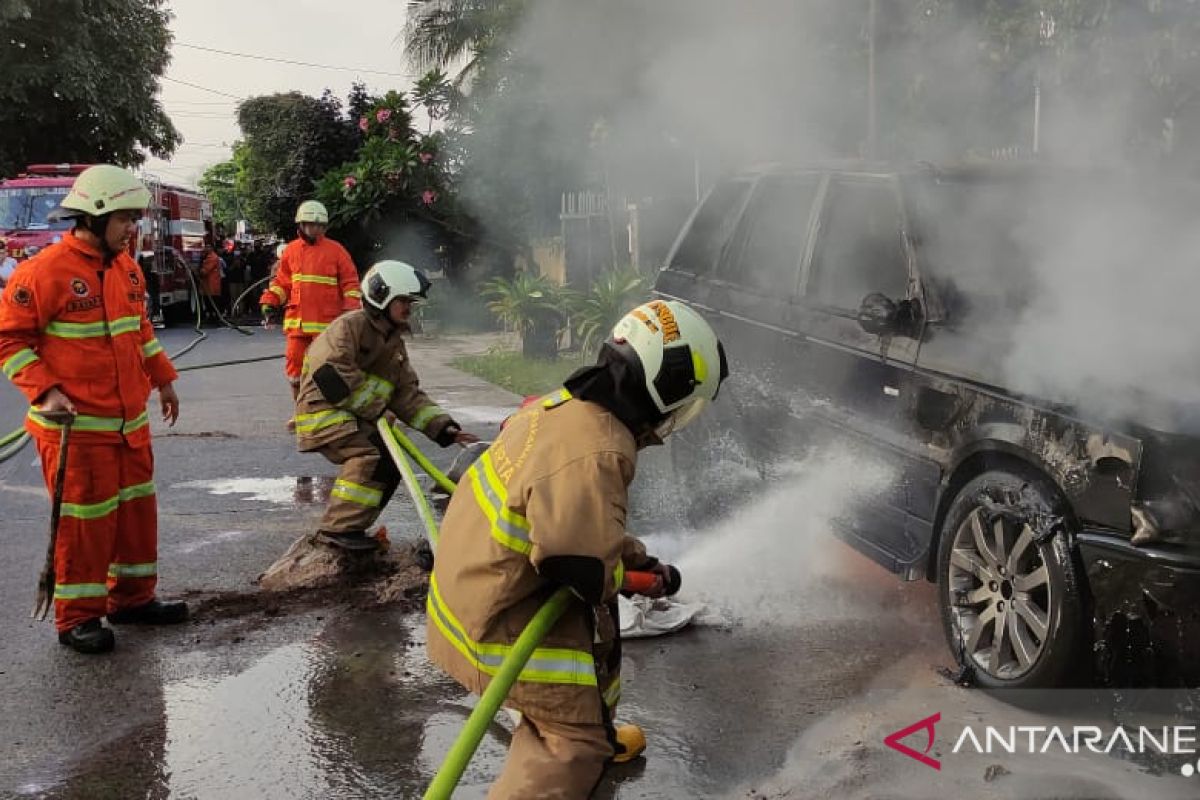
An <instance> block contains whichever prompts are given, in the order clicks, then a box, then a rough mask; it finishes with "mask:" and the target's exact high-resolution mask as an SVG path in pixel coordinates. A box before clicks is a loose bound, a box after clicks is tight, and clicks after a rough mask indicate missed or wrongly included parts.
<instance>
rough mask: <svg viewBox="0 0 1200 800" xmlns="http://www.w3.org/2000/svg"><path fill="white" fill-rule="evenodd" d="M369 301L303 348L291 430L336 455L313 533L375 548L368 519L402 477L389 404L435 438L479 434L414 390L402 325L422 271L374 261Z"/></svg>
mask: <svg viewBox="0 0 1200 800" xmlns="http://www.w3.org/2000/svg"><path fill="white" fill-rule="evenodd" d="M363 286H364V288H365V291H366V301H367V302H366V308H364V309H360V310H357V311H352V312H350V313H349V314H344V315H342V316H340V317H338V318H337V319H335V320H334V321H333V322H332V323H330V325H329V327H328V328H327V329H326V330H325V332H324V333H322V334H321V335H320V336H318V337H317V338H316V340H315V341H314V342H313V343H312V347H311V348H309V350H308V356H307V358H305V362H304V369H303V372H302V377H301V383H300V390H299V399H298V400H297V401H296V440H297V443H298V445H299V448H300V450H301V451H303V452H308V451H316V452H319V453H321V455H323V456H325V457H326V458H327V459H329V460H330V461H332V462H333V463H335V464H341V465H342V469H341V472H339V473H338V477H337V480H336V482H335V483H334V485H333V491H332V493H331V494H330V497H329V505H328V507H327V508H326V509H325V516H324V517H323V518H322V519H321V523H320V529H319V531H318V533H317V537H318V538H319V539H320V540H321V541H324V542H325V543H327V544H332V545H334V546H337V547H342V548H345V549H348V550H373V549H374V548H375V547H376V546H377V543H376V541H375V539H373V538H371V537H369V536H367V533H366V532H367V529H368V528H369V527H370V526H371V525H372V524H373V523H374V522H375V520H376V519H377V518H378V517H379V513H380V511H382V509H383V507H384V506H385V505H387V503H388V500H390V499H391V496H392V493H393V492H395V490H396V487H398V486H399V485H400V472H399V470H398V469H397V468H396V465H395V464H394V463H393V462H392V459H391V456H390V455H388V453H387V452H386V451H385V450H384V444H383V440H382V439H381V438H380V435H379V432H378V431H377V430H376V428H375V421H376V420H377V419H378V418H379V417H380V416H381V415H382V414H383V413H384V412H385V411H390V412H391V413H393V414H395V415H396V416H397V417H398V418H399V419H400V420H401V421H402V422H404V423H405V424H406V425H408V426H409V427H411V428H415V429H416V430H419V431H421V432H422V433H424V434H425V435H426V436H428V437H429V438H430V439H432V440H433V441H435V442H437V443H438V444H440V445H441V446H442V447H448V446H449V445H452V444H456V443H457V444H470V443H472V442H477V441H479V439H478V437H476V436H475V435H473V434H470V433H467V432H466V431H463V430H462V429H461V428H460V427H459V425H458V423H457V422H455V421H454V420H453V419H451V418H450V416H449V415H448V414H447V413H446V412H445V411H443V410H442V409H441V408H439V407H438V406H437V405H436V404H435V403H434V402H433V401H432V400H430V399H429V398H428V397H427V396H426V395H425V393H424V392H422V391H421V388H420V385H419V382H418V380H417V373H416V372H414V371H413V368H412V364H411V363H409V359H408V351H407V349H406V348H405V346H404V339H403V338H402V336H403V334H405V333H407V332H408V319H409V315H410V313H411V312H412V305H413V303H416V302H418V301H420V300H424V299H425V297H426V293H427V292H428V290H429V280H428V279H427V278H426V277H425V275H424V273H422V272H421V271H420V270H417V269H414V268H413V267H411V266H409V265H408V264H405V263H403V262H401V261H381V262H379V263H378V264H376V265H375V266H373V267H371V269H370V270H368V271H367V274H366V276H365V277H364V279H363Z"/></svg>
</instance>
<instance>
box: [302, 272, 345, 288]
mask: <svg viewBox="0 0 1200 800" xmlns="http://www.w3.org/2000/svg"><path fill="white" fill-rule="evenodd" d="M292 283H323V284H325V285H326V286H337V285H338V279H337V278H331V277H329V276H328V275H304V274H302V273H298V274H294V275H292Z"/></svg>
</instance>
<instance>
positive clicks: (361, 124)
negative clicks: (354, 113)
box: [358, 117, 371, 133]
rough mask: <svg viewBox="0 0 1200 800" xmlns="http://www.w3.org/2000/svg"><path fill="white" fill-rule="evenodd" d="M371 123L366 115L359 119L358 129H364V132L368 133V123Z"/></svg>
mask: <svg viewBox="0 0 1200 800" xmlns="http://www.w3.org/2000/svg"><path fill="white" fill-rule="evenodd" d="M370 124H371V121H370V120H369V119H367V118H366V117H363V118H362V119H360V120H359V121H358V129H359V130H360V131H362V132H363V133H366V132H367V126H368V125H370Z"/></svg>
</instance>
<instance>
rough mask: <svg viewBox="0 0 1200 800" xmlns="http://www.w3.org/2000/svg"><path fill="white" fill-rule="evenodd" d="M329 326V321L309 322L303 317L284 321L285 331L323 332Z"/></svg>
mask: <svg viewBox="0 0 1200 800" xmlns="http://www.w3.org/2000/svg"><path fill="white" fill-rule="evenodd" d="M328 327H329V323H328V322H309V321H307V320H302V319H285V320H284V321H283V329H284V330H285V331H300V332H301V333H322V332H323V331H324V330H325V329H326V328H328Z"/></svg>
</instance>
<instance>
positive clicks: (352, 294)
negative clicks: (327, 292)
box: [342, 289, 362, 300]
mask: <svg viewBox="0 0 1200 800" xmlns="http://www.w3.org/2000/svg"><path fill="white" fill-rule="evenodd" d="M342 296H343V297H353V298H356V299H358V300H361V299H362V292H360V291H359V290H358V289H347V290H346V291H345V293H344V294H343V295H342Z"/></svg>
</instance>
